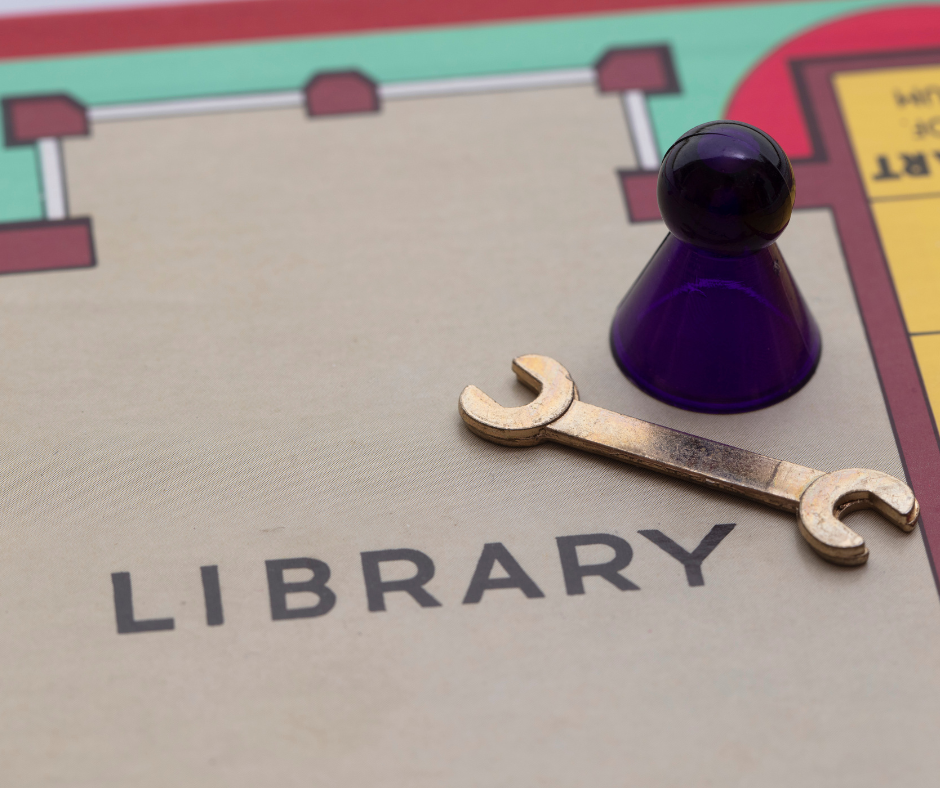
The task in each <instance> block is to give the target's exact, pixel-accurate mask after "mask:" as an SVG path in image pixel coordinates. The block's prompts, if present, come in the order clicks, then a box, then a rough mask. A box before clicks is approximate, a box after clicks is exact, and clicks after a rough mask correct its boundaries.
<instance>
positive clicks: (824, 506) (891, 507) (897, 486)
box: [800, 468, 920, 566]
mask: <svg viewBox="0 0 940 788" xmlns="http://www.w3.org/2000/svg"><path fill="white" fill-rule="evenodd" d="M856 509H875V510H876V511H878V512H880V513H881V514H882V515H883V516H884V517H885V518H886V519H887V520H888V521H889V522H892V523H894V525H896V526H897V527H898V528H900V529H901V530H902V531H905V532H910V531H913V530H914V526H915V525H916V524H917V518H918V517H919V516H920V507H919V505H918V503H917V499H916V498H915V497H914V493H913V491H912V490H911V488H910V487H908V486H907V485H906V484H904V482H902V481H900V480H899V479H895V478H894V477H893V476H888V475H887V474H885V473H879V472H878V471H870V470H866V469H864V468H847V469H846V470H842V471H834V472H833V473H827V474H825V475H824V476H820V477H819V478H818V479H816V480H815V481H814V482H812V483H811V484H810V485H809V487H807V488H806V490H805V492H804V493H803V495H802V497H801V498H800V533H801V534H803V537H804V538H805V539H806V541H807V542H809V544H810V546H811V547H812V548H813V549H814V550H815V551H816V552H817V553H819V555H821V556H822V557H823V558H825V559H826V560H827V561H831V562H832V563H835V564H843V565H845V566H858V565H859V564H864V563H865V562H866V561H867V560H868V548H867V547H866V546H865V540H864V539H862V537H861V536H859V535H858V534H857V533H855V531H853V530H852V529H851V528H849V527H848V526H846V525H844V524H843V523H842V522H841V520H840V518H842V517H844V516H845V515H846V514H848V513H849V512H852V511H855V510H856Z"/></svg>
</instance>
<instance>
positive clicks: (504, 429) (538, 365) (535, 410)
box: [459, 355, 578, 446]
mask: <svg viewBox="0 0 940 788" xmlns="http://www.w3.org/2000/svg"><path fill="white" fill-rule="evenodd" d="M512 369H513V372H515V373H516V377H517V378H519V381H520V382H521V383H523V384H524V385H526V386H528V387H529V388H530V389H532V390H533V391H536V392H538V396H537V397H536V398H535V399H534V400H532V402H530V403H529V404H528V405H522V406H521V407H518V408H504V407H503V406H502V405H500V404H498V403H497V402H495V401H494V400H492V399H491V398H490V397H488V396H487V395H486V394H484V393H483V392H482V391H480V389H478V388H477V387H476V386H467V387H466V388H465V389H464V390H463V392H461V394H460V403H459V405H460V415H461V417H462V418H463V420H464V422H466V424H467V426H468V427H469V428H470V430H471V431H472V432H474V433H476V434H477V435H479V436H480V437H481V438H486V440H489V441H493V442H494V443H501V444H503V445H504V446H534V445H535V444H536V443H540V442H541V441H542V429H543V428H544V427H545V425H547V424H551V423H552V422H553V421H556V420H557V419H559V418H561V417H562V416H563V415H564V413H565V411H567V410H568V408H569V407H570V406H571V403H572V402H574V400H576V399H577V398H578V391H577V389H576V388H575V385H574V381H573V380H572V379H571V376H570V375H569V374H568V370H566V369H565V368H564V367H563V366H562V365H561V364H559V363H558V362H557V361H555V360H554V359H552V358H548V356H535V355H530V356H519V357H518V358H515V359H513V362H512Z"/></svg>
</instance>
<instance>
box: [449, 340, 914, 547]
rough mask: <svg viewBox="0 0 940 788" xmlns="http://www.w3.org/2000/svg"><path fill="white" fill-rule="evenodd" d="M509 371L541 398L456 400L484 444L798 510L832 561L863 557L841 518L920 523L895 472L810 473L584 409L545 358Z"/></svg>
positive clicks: (810, 538)
mask: <svg viewBox="0 0 940 788" xmlns="http://www.w3.org/2000/svg"><path fill="white" fill-rule="evenodd" d="M513 371H514V372H515V373H516V376H517V377H518V378H519V380H520V381H521V382H522V383H524V384H525V385H526V386H528V387H529V388H531V389H533V390H534V391H536V392H538V396H537V397H536V398H535V399H534V400H533V401H532V402H530V403H529V404H528V405H524V406H522V407H518V408H504V407H502V406H500V405H499V404H497V403H496V402H494V401H493V400H492V399H490V398H489V397H488V396H487V395H486V394H484V393H483V392H482V391H480V389H478V388H476V387H475V386H467V387H466V388H465V389H464V390H463V393H462V394H461V395H460V415H461V417H462V418H463V420H464V422H466V424H467V426H468V427H469V428H470V429H471V430H472V431H473V432H474V433H476V434H477V435H479V436H480V437H481V438H486V439H487V440H490V441H494V442H495V443H501V444H503V445H506V446H533V445H535V444H537V443H540V442H542V441H543V440H550V441H555V442H556V443H562V444H564V445H566V446H571V447H573V448H576V449H584V450H585V451H589V452H593V453H595V454H602V455H604V456H605V457H610V458H612V459H616V460H622V461H623V462H629V463H632V464H634V465H639V466H640V467H643V468H649V469H650V470H654V471H659V472H661V473H666V474H669V475H671V476H676V477H678V478H680V479H685V480H687V481H691V482H697V483H698V484H703V485H705V486H707V487H712V488H714V489H718V490H723V491H725V492H730V493H735V494H737V495H742V496H745V497H747V498H752V499H754V500H756V501H760V502H761V503H765V504H767V505H769V506H775V507H777V508H778V509H785V510H786V511H789V512H794V513H798V514H799V527H800V533H802V534H803V537H804V538H805V539H806V541H807V542H808V543H809V544H810V545H811V546H812V548H813V549H814V550H815V551H816V552H817V553H819V555H821V556H822V557H823V558H825V559H826V560H828V561H832V562H833V563H837V564H845V565H858V564H863V563H865V561H866V560H867V559H868V548H867V547H865V542H864V540H863V539H862V538H861V537H860V536H859V535H858V534H856V533H855V532H854V531H852V530H851V529H850V528H848V527H847V526H846V525H845V524H843V523H842V522H841V521H840V519H839V518H841V517H842V516H843V515H845V514H847V513H848V512H850V511H853V510H855V509H859V508H874V509H876V510H877V511H879V512H880V513H881V514H882V515H884V516H885V517H886V518H887V519H888V520H889V521H891V522H892V523H894V524H895V525H896V526H898V527H899V528H900V529H901V530H903V531H907V532H910V531H912V530H913V529H914V525H915V524H916V522H917V517H918V515H919V512H920V509H919V507H918V504H917V500H916V499H915V498H914V493H913V492H912V491H911V489H910V487H908V486H907V485H906V484H904V482H902V481H900V480H899V479H895V478H894V477H893V476H888V475H887V474H884V473H879V472H878V471H870V470H865V469H860V468H850V469H847V470H842V471H834V472H832V473H826V472H824V471H817V470H815V469H813V468H805V467H803V466H802V465H796V464H795V463H792V462H786V461H784V460H775V459H772V458H771V457H765V456H764V455H762V454H755V453H754V452H750V451H746V450H744V449H737V448H735V447H733V446H728V445H726V444H724V443H718V442H717V441H711V440H708V439H706V438H699V437H696V436H695V435H689V434H688V433H685V432H679V431H678V430H673V429H670V428H669V427H662V426H660V425H658V424H651V423H649V422H646V421H641V420H640V419H635V418H633V417H631V416H624V415H621V414H619V413H613V412H611V411H609V410H604V409H603V408H598V407H595V406H593V405H588V404H586V403H584V402H581V401H580V400H579V399H578V390H577V387H576V386H575V384H574V382H573V381H572V379H571V376H570V375H569V374H568V371H567V370H566V369H565V368H564V367H563V366H562V365H561V364H559V363H558V362H557V361H555V360H554V359H551V358H548V357H546V356H536V355H528V356H519V357H518V358H517V359H515V360H514V361H513Z"/></svg>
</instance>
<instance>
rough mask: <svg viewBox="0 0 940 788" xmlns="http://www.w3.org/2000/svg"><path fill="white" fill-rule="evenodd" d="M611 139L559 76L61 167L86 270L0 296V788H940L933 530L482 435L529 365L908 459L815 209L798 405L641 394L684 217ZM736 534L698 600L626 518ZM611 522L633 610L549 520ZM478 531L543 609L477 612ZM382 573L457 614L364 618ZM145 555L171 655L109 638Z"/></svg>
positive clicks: (28, 281)
mask: <svg viewBox="0 0 940 788" xmlns="http://www.w3.org/2000/svg"><path fill="white" fill-rule="evenodd" d="M625 125H626V124H625V123H624V121H623V117H622V115H621V110H620V107H619V105H618V102H617V100H616V98H615V97H599V96H597V95H596V94H595V93H594V91H593V90H590V89H574V88H572V89H564V90H546V91H537V92H520V93H506V94H494V95H482V96H474V97H461V98H440V99H434V100H419V101H407V102H405V101H403V102H398V103H391V104H389V105H387V106H386V107H384V108H383V111H382V113H381V114H379V115H376V116H359V117H349V118H334V119H323V120H316V121H311V120H309V119H306V118H304V117H303V116H302V115H301V114H300V113H299V112H291V111H279V112H266V113H247V114H233V115H218V116H207V117H198V118H179V119H164V120H157V121H139V122H127V123H113V124H107V125H105V124H101V125H97V126H95V128H94V130H93V136H92V137H91V138H89V139H87V140H72V141H69V142H68V143H67V144H66V146H65V156H66V163H67V172H68V182H69V189H70V201H71V209H72V212H73V214H75V215H85V214H87V215H90V216H92V217H93V220H94V229H95V239H96V244H97V253H98V260H99V264H98V267H97V268H95V269H93V270H87V271H78V272H61V273H51V274H42V275H35V276H22V277H7V278H4V280H3V282H2V287H0V306H2V308H0V346H2V353H0V377H2V380H3V381H4V384H3V386H2V387H0V407H2V413H3V422H4V430H3V432H2V454H0V457H2V464H3V474H2V477H0V506H2V512H3V519H2V526H0V534H2V549H0V567H2V569H0V631H2V633H3V637H2V639H0V763H2V764H3V767H2V769H3V773H4V775H5V776H4V778H3V780H2V782H3V783H4V784H8V785H16V786H33V785H37V786H38V785H43V786H46V785H68V786H103V785H122V786H126V785H135V786H136V785H141V786H150V785H152V786H165V785H176V786H216V785H218V786H223V785H224V786H258V785H274V784H277V785H281V786H309V785H348V786H353V785H366V784H371V785H381V786H386V785H387V786H399V785H401V786H404V785H407V786H442V785H447V786H481V785H486V786H509V785H513V786H583V785H589V784H596V785H602V784H604V785H608V784H609V785H657V786H673V785H675V786H680V785H701V786H723V787H726V786H756V785H760V786H787V787H789V786H793V785H802V786H844V785H856V786H884V785H889V784H894V785H905V786H920V785H923V786H927V785H934V784H935V782H936V775H937V774H938V773H940V751H938V750H937V748H936V747H935V742H936V739H937V736H938V734H940V716H938V714H937V711H936V710H937V708H938V706H940V670H938V668H940V610H938V604H937V595H936V591H935V589H934V585H933V579H932V577H931V572H930V568H929V565H928V562H927V558H926V554H925V551H924V547H923V543H922V540H921V537H920V534H919V533H915V534H913V535H911V536H904V535H902V534H901V533H900V532H898V531H897V530H896V529H894V528H893V527H891V526H890V525H888V524H887V523H886V522H884V521H882V520H880V519H879V518H877V517H876V516H874V515H871V514H869V513H860V514H856V515H852V523H853V527H857V529H858V530H860V531H861V532H862V533H863V534H864V536H865V538H866V540H867V542H868V544H869V547H870V548H871V551H872V556H871V560H870V562H869V563H868V565H867V566H864V567H862V568H858V569H844V568H839V567H835V566H832V565H829V564H826V563H824V562H823V561H821V560H820V559H819V558H818V557H817V556H816V555H815V554H814V553H813V552H812V550H811V549H810V548H809V547H808V545H806V544H805V543H804V542H803V540H802V539H801V537H800V536H799V534H798V532H797V527H796V521H795V518H794V517H793V516H791V515H788V514H785V513H780V512H776V511H772V510H769V509H765V508H762V507H761V506H759V505H757V504H752V503H749V502H746V501H740V500H737V499H734V498H731V497H728V496H724V495H721V494H717V493H712V492H708V491H705V490H701V489H698V488H696V487H693V486H690V485H687V484H683V483H680V482H677V481H675V480H672V479H669V478H666V477H660V476H657V475H655V474H652V473H649V472H645V471H640V470H635V469H633V468H630V467H629V466H625V465H619V464H617V463H614V462H608V461H605V460H602V459H600V458H598V457H594V456H589V455H583V454H579V453H577V452H574V451H570V450H567V449H565V448H562V447H559V446H553V445H543V446H538V447H534V448H529V449H508V448H504V447H500V446H495V445H493V444H490V443H486V442H484V441H482V440H480V439H479V438H476V437H475V436H473V435H472V434H470V433H469V432H468V431H467V429H466V428H465V427H464V426H463V424H462V423H461V421H460V418H459V416H458V413H457V396H458V394H459V393H460V391H461V389H462V388H463V386H464V385H466V384H467V383H471V382H472V383H475V384H477V385H479V386H480V387H481V388H483V389H484V390H485V391H487V392H488V393H490V394H492V395H493V396H495V397H496V398H497V399H498V400H500V401H502V402H503V403H504V404H513V403H521V402H523V401H525V400H526V399H527V398H528V397H529V396H530V394H529V393H528V392H527V391H525V390H524V389H522V387H521V386H519V385H518V384H516V383H514V382H513V380H512V375H511V372H510V368H509V365H510V361H511V359H512V358H513V357H514V356H516V355H519V354H521V353H543V354H546V355H550V356H552V357H554V358H556V359H558V360H559V361H560V362H561V363H563V364H565V365H566V366H567V367H568V369H569V370H570V371H571V373H572V375H573V377H574V379H575V381H576V382H577V383H578V386H579V388H580V392H581V397H582V399H584V400H585V401H586V402H590V403H591V404H595V405H599V406H603V407H607V408H610V409H612V410H616V411H620V412H624V413H629V414H631V415H635V416H638V417H641V418H646V419H649V420H652V421H656V422H659V423H663V424H667V425H669V426H672V427H676V428H679V429H683V430H687V431H691V432H695V433H697V434H701V435H705V436H707V437H711V438H715V439H718V440H722V441H725V442H728V443H732V444H735V445H739V446H742V447H745V448H749V449H754V450H757V451H760V452H763V453H766V454H770V455H772V456H777V457H781V458H786V459H790V460H793V461H796V462H800V463H803V464H806V465H810V466H813V467H817V468H822V469H827V470H829V469H836V468H841V467H849V466H862V467H872V468H877V469H879V470H884V471H887V472H889V473H892V474H898V475H900V474H901V473H902V468H901V465H900V461H899V459H898V454H897V450H896V448H895V444H894V440H893V436H892V432H891V426H890V422H889V419H888V417H887V414H886V412H885V409H884V404H883V400H882V396H881V392H880V389H879V385H878V381H877V377H876V374H875V371H874V368H873V365H872V361H871V358H870V355H869V351H868V347H867V344H866V341H865V337H864V333H863V330H862V327H861V324H860V320H859V317H858V314H857V311H856V307H855V303H854V300H853V296H852V291H851V287H850V284H849V281H848V278H847V275H846V272H845V265H844V261H843V259H842V257H841V252H840V248H839V243H838V240H837V238H836V235H835V233H834V229H833V225H832V221H831V217H830V216H829V214H828V213H827V212H823V211H816V212H803V213H799V214H798V215H796V216H795V217H794V219H793V221H792V223H791V226H790V228H789V229H788V230H787V232H786V234H785V235H784V236H783V239H782V243H781V248H782V250H783V252H784V254H785V255H786V258H787V260H788V262H789V264H790V266H791V268H792V270H793V272H794V275H795V277H796V279H797V281H798V282H799V284H800V286H801V289H802V291H803V293H804V295H805V296H806V299H807V301H808V303H809V305H810V308H811V309H812V310H813V312H814V313H815V315H816V317H817V319H818V321H819V323H820V326H821V329H822V332H823V337H824V348H823V356H822V361H821V364H820V367H819V369H818V371H817V373H816V375H815V376H814V378H813V379H812V380H811V381H810V383H809V384H808V385H807V386H806V387H805V388H804V389H803V390H802V391H801V392H799V393H798V394H797V395H796V396H794V397H792V398H791V399H789V400H787V401H786V402H783V403H781V404H779V405H776V406H774V407H772V408H769V409H766V410H763V411H759V412H756V413H751V414H744V415H738V416H704V415H701V414H693V413H686V412H683V411H679V410H676V409H674V408H671V407H669V406H666V405H664V404H661V403H659V402H657V401H655V400H652V399H651V398H649V397H647V396H645V395H644V394H642V393H640V392H639V391H638V390H636V389H635V388H633V387H632V386H631V385H630V384H629V383H627V382H626V380H625V379H624V378H623V377H622V376H621V374H620V372H619V371H618V370H617V368H616V366H615V365H614V363H613V361H612V358H611V355H610V351H609V349H608V346H607V330H608V326H609V321H610V319H611V316H612V314H613V311H614V308H615V306H616V305H617V303H618V301H619V299H620V298H621V297H622V295H623V294H624V293H625V292H626V290H627V288H628V287H629V285H630V283H631V282H632V280H633V279H634V278H635V276H636V275H637V273H638V272H639V271H640V269H641V268H642V266H643V265H644V264H645V263H646V261H647V260H648V259H649V257H650V255H651V254H652V252H653V250H654V249H655V247H656V245H657V244H658V243H659V241H660V240H661V237H662V236H663V233H664V229H663V227H662V225H660V224H650V225H641V226H631V225H630V224H628V222H627V221H626V219H625V216H624V209H623V204H622V199H621V196H620V194H619V191H618V189H619V187H618V184H617V180H616V178H615V169H616V168H617V167H622V166H627V165H630V164H631V156H632V154H631V152H630V146H629V139H628V136H627V132H626V128H625ZM732 522H733V523H736V524H737V527H736V528H735V529H734V531H732V532H731V534H730V535H729V536H728V537H727V538H726V539H725V540H724V541H723V542H722V543H721V544H720V545H719V546H718V547H717V548H716V549H715V551H714V552H713V553H712V554H711V556H709V558H708V559H706V561H705V563H704V565H703V570H704V577H705V585H704V586H701V587H694V588H693V587H689V586H688V584H687V582H686V579H685V574H684V571H683V569H682V566H681V565H680V564H679V563H678V562H677V561H676V560H675V559H673V558H672V557H670V556H669V555H667V554H666V553H665V552H663V551H662V550H661V549H660V548H658V547H657V546H655V545H654V544H652V543H651V542H649V541H647V540H646V539H645V538H643V537H642V536H640V535H638V533H637V531H638V530H640V529H644V528H659V529H661V530H662V531H664V532H665V533H666V534H667V535H669V536H670V537H672V538H673V539H674V540H675V541H677V542H678V543H680V544H682V545H683V546H685V547H686V549H689V550H691V549H692V548H694V547H695V545H697V544H698V543H699V541H700V540H701V539H702V538H703V537H704V536H705V534H706V533H707V532H708V531H709V529H710V528H711V527H712V526H713V525H715V524H717V523H732ZM597 532H603V533H610V534H615V535H618V536H620V537H623V538H625V539H626V540H628V541H629V543H630V544H631V546H632V547H633V550H634V558H633V561H632V563H631V564H630V566H629V567H627V569H625V570H624V572H623V574H624V575H625V576H627V577H628V578H629V579H630V580H631V581H633V582H634V583H635V584H637V585H638V586H639V587H640V590H639V591H627V592H621V591H619V590H617V589H615V588H614V587H613V586H612V585H610V584H608V583H607V582H605V581H604V580H602V579H601V578H588V579H587V580H586V593H585V594H584V595H583V596H567V595H566V593H565V587H564V583H563V579H562V574H561V568H560V565H559V559H558V553H557V550H556V546H555V537H556V536H563V535H573V534H582V533H583V534H590V533H597ZM488 542H502V543H503V544H504V545H505V546H506V547H507V548H508V549H509V550H510V551H511V552H512V554H513V555H514V556H515V558H516V559H517V560H518V561H519V563H520V564H521V565H522V566H523V567H524V569H525V570H526V571H527V572H528V574H529V575H530V576H531V577H532V578H533V580H534V581H535V582H536V583H537V584H538V585H539V587H540V588H541V590H542V591H543V592H544V594H545V597H544V598H541V599H527V598H525V597H524V596H523V594H522V593H521V592H519V591H518V590H515V589H506V590H493V591H488V592H487V593H486V594H485V595H484V597H483V599H482V601H481V602H480V603H479V604H476V605H463V604H461V600H462V599H463V595H464V594H465V592H466V590H467V586H468V584H469V582H470V578H471V576H472V574H473V571H474V568H475V566H476V562H477V560H478V558H479V556H480V552H481V550H482V547H483V545H484V544H485V543H488ZM390 548H413V549H418V550H421V551H423V552H425V553H427V554H428V555H429V556H431V557H432V558H433V560H434V562H435V565H436V575H435V577H434V579H433V580H431V581H430V582H429V583H428V585H427V589H428V591H430V592H431V593H432V594H433V595H434V596H435V597H436V598H437V599H438V600H440V602H441V603H442V606H441V607H436V608H419V607H418V606H417V605H416V604H415V603H414V602H413V601H412V600H411V599H410V598H409V597H407V596H406V595H404V594H400V593H398V594H390V595H388V598H387V599H388V610H386V611H385V612H368V610H367V607H366V597H365V590H364V585H363V578H362V571H361V567H360V557H359V554H360V552H361V551H369V550H381V549H390ZM298 556H309V557H314V558H318V559H321V560H323V561H325V562H327V563H328V564H329V566H330V568H331V571H332V577H331V580H330V587H331V588H332V589H333V590H334V591H335V593H336V595H337V603H336V606H335V608H334V609H333V610H332V611H331V612H329V613H328V614H327V615H325V616H322V617H318V618H306V619H297V620H288V621H272V620H271V613H270V608H269V602H268V591H267V585H266V578H265V567H264V562H265V560H268V559H279V558H291V557H298ZM607 557H608V553H606V552H604V551H602V550H600V549H599V548H597V549H596V550H595V551H591V550H585V551H584V552H583V560H584V561H585V562H589V561H592V560H597V561H600V560H605V559H606V558H607ZM209 564H217V565H218V567H219V572H220V577H221V584H222V595H223V603H224V609H225V619H226V620H225V624H224V625H223V626H221V627H211V628H210V627H207V626H206V624H205V610H204V607H203V602H202V589H201V586H200V575H199V567H200V566H203V565H209ZM120 571H128V572H130V573H131V575H132V579H133V588H134V599H135V607H136V614H137V616H138V617H139V618H154V617H165V616H172V617H174V619H175V629H174V630H173V631H170V632H154V633H144V634H131V635H118V634H116V630H115V618H114V608H113V604H112V597H111V582H110V575H111V573H112V572H120ZM387 571H388V576H393V574H392V573H393V570H392V568H391V567H389V569H388V570H387ZM302 578H303V574H302V573H298V574H297V576H296V578H295V577H289V578H288V579H298V580H299V579H302ZM307 601H308V600H304V599H300V600H299V603H303V602H307ZM309 601H311V602H312V601H313V600H312V597H310V599H309ZM297 603H298V602H292V604H297Z"/></svg>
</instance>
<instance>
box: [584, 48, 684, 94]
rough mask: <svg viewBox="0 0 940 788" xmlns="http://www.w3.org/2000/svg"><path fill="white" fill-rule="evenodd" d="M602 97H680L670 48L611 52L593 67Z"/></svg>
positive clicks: (612, 50) (628, 49)
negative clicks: (636, 92) (634, 93)
mask: <svg viewBox="0 0 940 788" xmlns="http://www.w3.org/2000/svg"><path fill="white" fill-rule="evenodd" d="M594 70H595V71H596V72H597V88H598V90H600V92H601V93H623V92H624V91H627V90H642V91H643V92H644V93H678V92H679V81H678V79H677V78H676V70H675V67H674V66H673V63H672V56H671V55H670V53H669V47H667V46H654V47H632V48H624V49H611V50H610V51H608V52H606V53H605V54H604V55H603V56H602V57H601V59H600V60H598V61H597V64H596V65H595V66H594Z"/></svg>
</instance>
